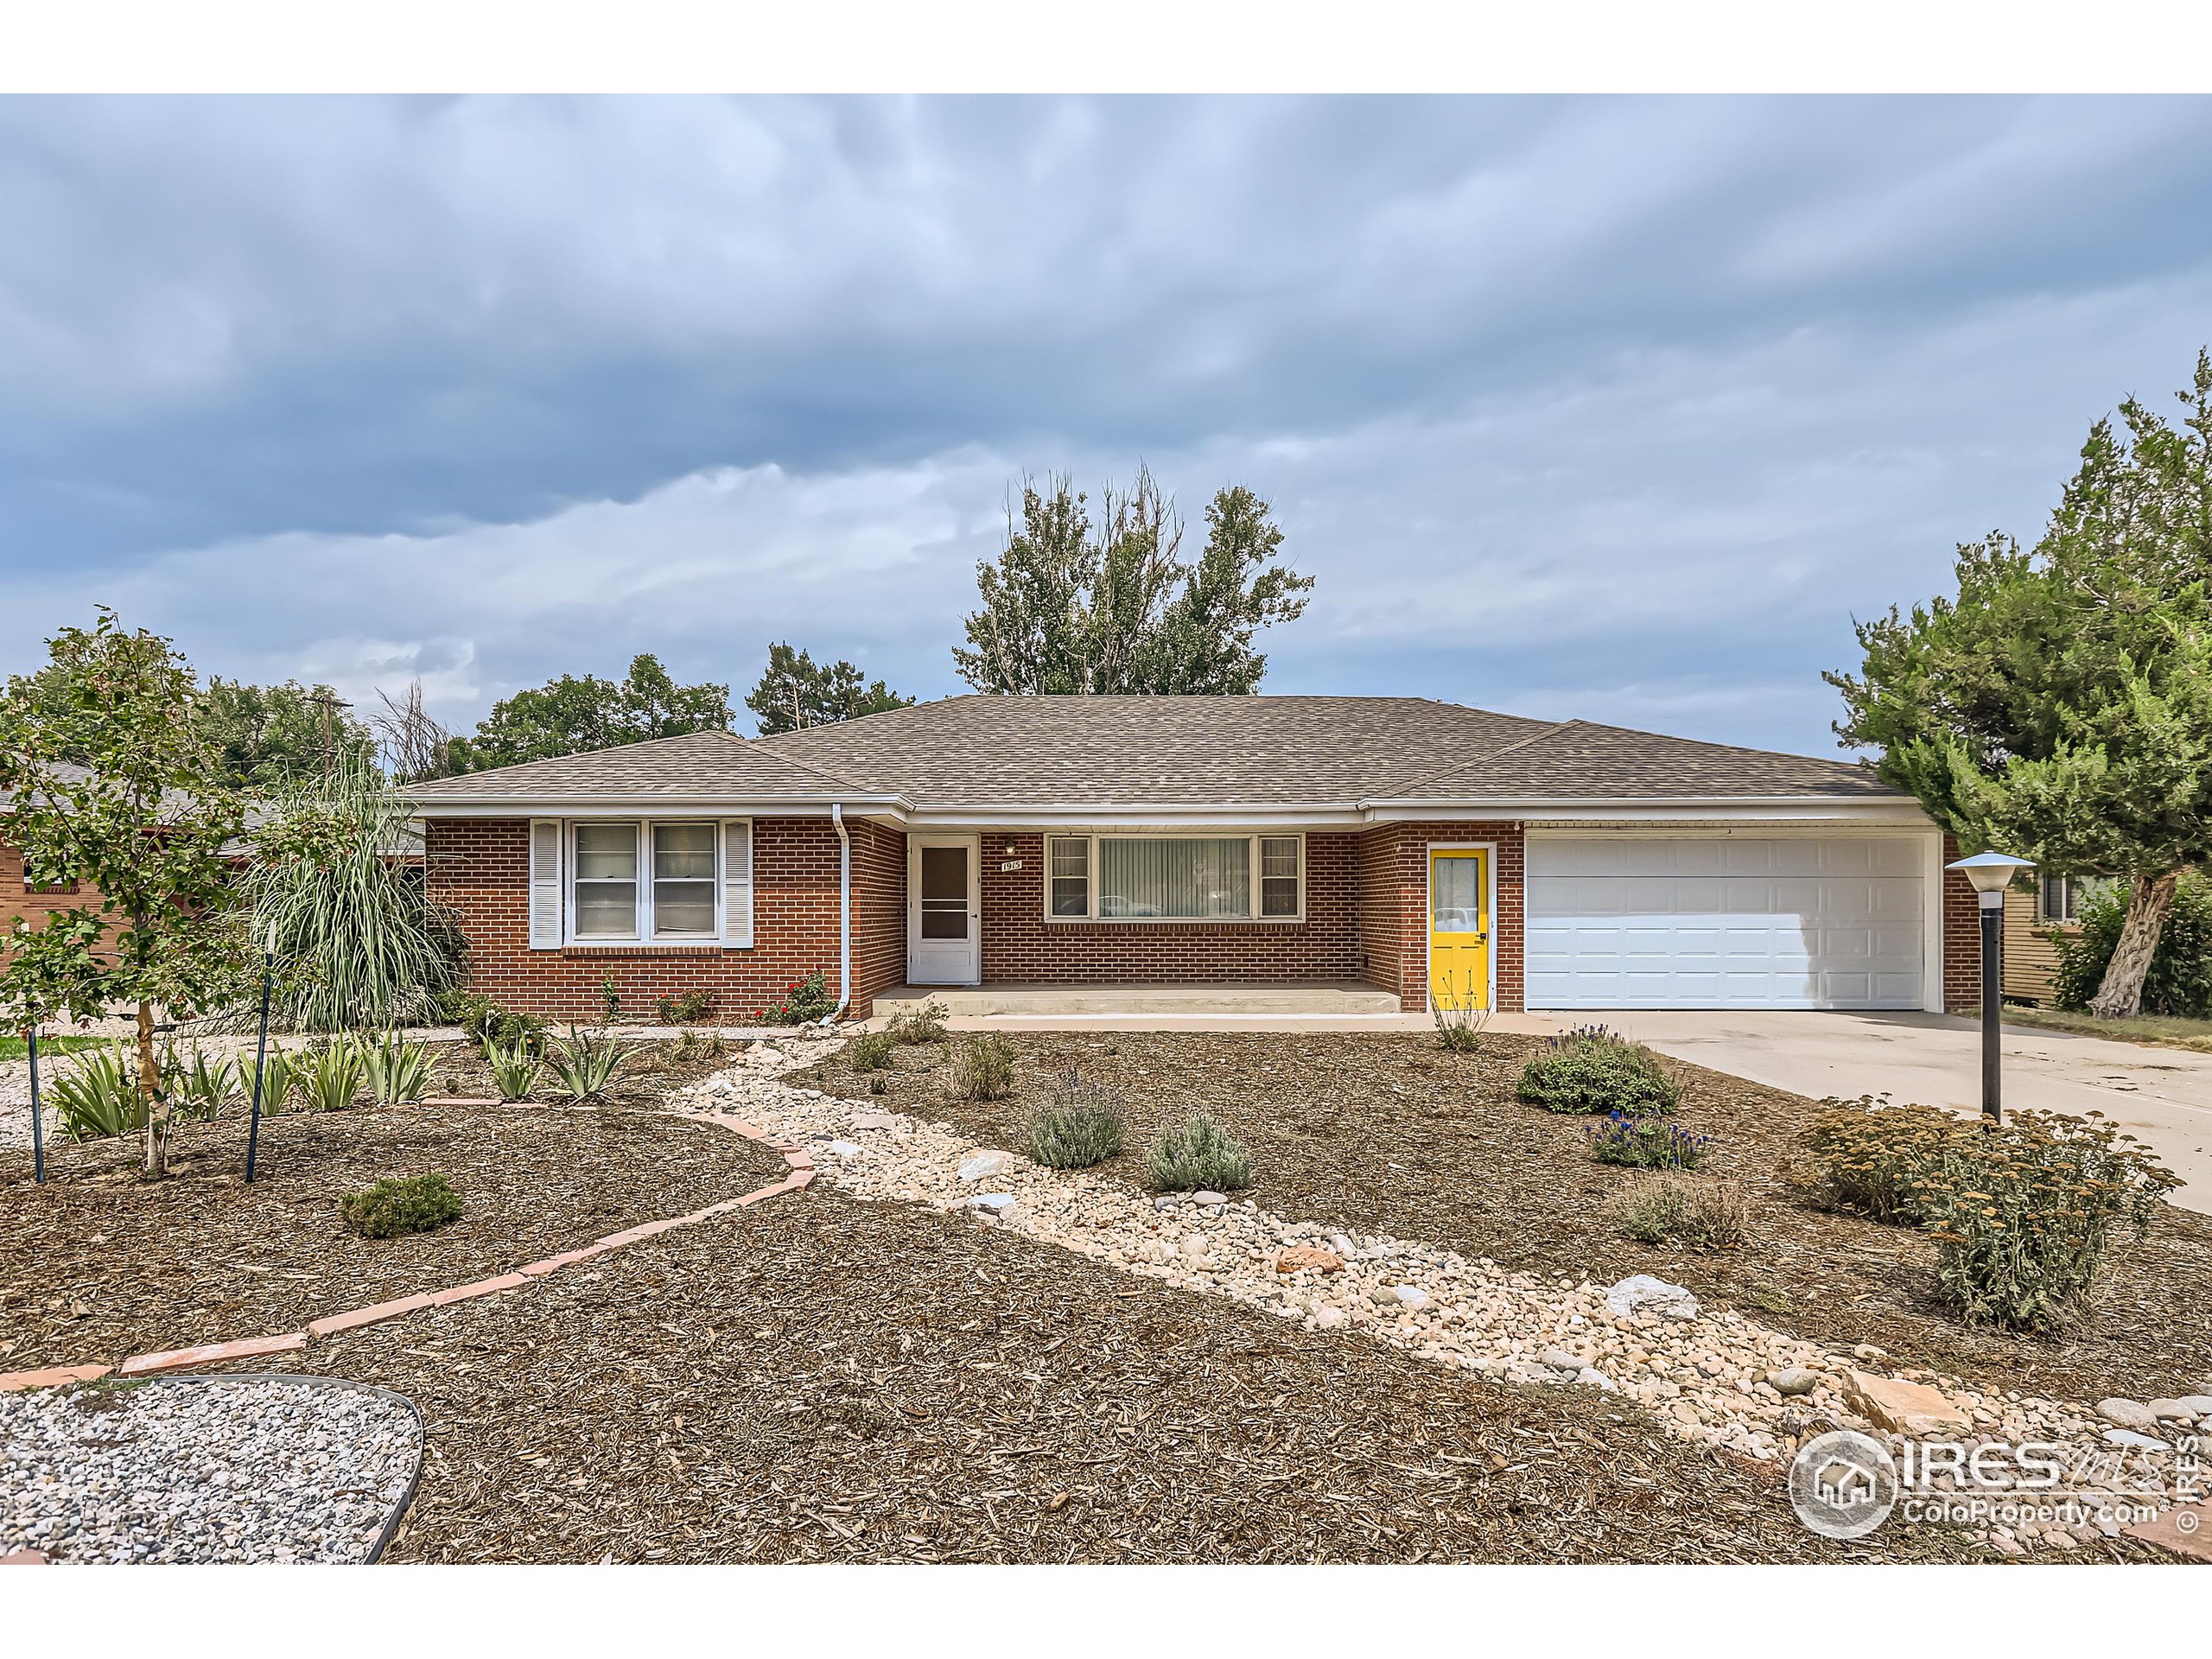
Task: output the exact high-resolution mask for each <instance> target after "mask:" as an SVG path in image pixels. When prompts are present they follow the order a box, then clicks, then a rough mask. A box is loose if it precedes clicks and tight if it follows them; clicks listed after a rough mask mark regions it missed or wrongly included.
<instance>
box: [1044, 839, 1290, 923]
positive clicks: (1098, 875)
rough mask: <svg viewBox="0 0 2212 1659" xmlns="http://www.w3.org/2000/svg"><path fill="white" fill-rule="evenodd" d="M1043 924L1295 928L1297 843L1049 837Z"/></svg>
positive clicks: (1236, 840)
mask: <svg viewBox="0 0 2212 1659" xmlns="http://www.w3.org/2000/svg"><path fill="white" fill-rule="evenodd" d="M1045 914H1046V919H1047V920H1049V921H1062V922H1069V921H1110V922H1139V921H1185V922H1187V921H1270V922H1294V921H1298V920H1300V919H1302V918H1303V917H1304V916H1305V914H1306V839H1305V837H1304V836H1047V837H1046V842H1045Z"/></svg>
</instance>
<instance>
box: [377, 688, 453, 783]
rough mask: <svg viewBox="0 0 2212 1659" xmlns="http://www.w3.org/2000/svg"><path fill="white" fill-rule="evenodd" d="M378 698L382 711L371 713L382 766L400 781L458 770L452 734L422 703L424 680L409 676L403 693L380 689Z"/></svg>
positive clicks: (441, 775)
mask: <svg viewBox="0 0 2212 1659" xmlns="http://www.w3.org/2000/svg"><path fill="white" fill-rule="evenodd" d="M377 701H378V702H381V703H382V704H384V712H383V713H382V714H380V715H376V716H374V717H373V719H372V721H371V722H370V723H371V724H372V726H374V727H375V728H376V734H377V742H378V746H379V747H382V749H383V750H384V757H385V767H386V768H387V769H388V770H389V771H390V772H391V775H392V776H393V777H394V778H396V779H398V780H399V781H400V782H401V783H403V784H412V783H419V782H421V781H422V780H423V779H425V778H448V777H451V776H452V775H453V774H454V772H458V771H460V770H461V768H460V766H457V765H456V764H455V759H456V757H455V756H454V747H453V734H452V733H451V732H449V731H448V730H447V729H446V728H444V727H442V726H441V725H439V724H438V722H437V721H435V720H434V719H433V718H431V715H430V711H429V709H426V708H424V707H423V682H422V681H420V680H410V681H409V682H408V683H407V690H406V691H405V693H404V695H403V696H398V697H394V696H392V695H391V693H390V692H389V691H385V690H379V691H378V693H377Z"/></svg>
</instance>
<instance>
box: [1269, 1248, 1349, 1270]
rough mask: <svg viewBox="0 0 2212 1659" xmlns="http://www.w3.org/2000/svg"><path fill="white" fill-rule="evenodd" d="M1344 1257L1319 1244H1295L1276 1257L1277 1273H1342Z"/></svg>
mask: <svg viewBox="0 0 2212 1659" xmlns="http://www.w3.org/2000/svg"><path fill="white" fill-rule="evenodd" d="M1275 1271H1276V1272H1277V1273H1306V1272H1308V1271H1311V1272H1314V1273H1342V1272H1343V1271H1344V1257H1342V1256H1341V1255H1338V1254H1337V1253H1336V1252H1335V1251H1334V1250H1325V1249H1322V1248H1321V1247H1320V1246H1319V1245H1318V1244H1294V1245H1292V1246H1291V1247H1290V1248H1289V1249H1287V1250H1284V1251H1283V1252H1282V1253H1281V1255H1277V1256H1276V1257H1275Z"/></svg>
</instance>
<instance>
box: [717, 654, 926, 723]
mask: <svg viewBox="0 0 2212 1659" xmlns="http://www.w3.org/2000/svg"><path fill="white" fill-rule="evenodd" d="M913 701H914V700H913V698H912V697H902V696H899V694H898V693H897V692H896V691H893V690H892V689H891V688H890V687H889V686H887V685H886V684H885V683H883V682H882V681H881V680H870V681H863V680H862V679H861V671H860V670H859V669H857V668H855V666H854V665H853V664H850V663H849V662H846V661H845V660H844V659H843V658H839V659H838V660H837V661H836V662H834V663H828V664H817V663H816V662H815V660H814V658H812V657H810V656H809V655H808V654H807V653H806V652H803V651H793V650H792V649H791V646H790V645H787V644H786V645H771V646H769V647H768V666H767V667H766V669H765V670H764V671H762V673H761V675H760V684H758V685H756V686H754V687H753V694H752V696H748V697H747V698H746V700H745V706H746V707H747V708H748V709H751V710H752V711H753V720H754V722H755V724H756V726H757V727H758V728H759V731H760V735H761V736H763V737H776V736H779V735H781V734H783V733H785V732H798V731H804V730H805V729H806V728H808V727H809V726H829V725H834V724H835V723H836V722H837V721H841V720H856V719H858V718H859V717H860V716H861V715H877V714H881V713H882V712H883V711H884V710H885V709H904V708H906V706H907V705H908V704H909V703H911V702H913Z"/></svg>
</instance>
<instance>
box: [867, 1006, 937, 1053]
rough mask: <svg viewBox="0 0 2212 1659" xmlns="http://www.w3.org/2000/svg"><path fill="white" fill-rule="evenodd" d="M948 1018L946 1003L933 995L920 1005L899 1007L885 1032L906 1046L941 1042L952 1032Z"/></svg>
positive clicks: (895, 1041)
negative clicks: (947, 1024)
mask: <svg viewBox="0 0 2212 1659" xmlns="http://www.w3.org/2000/svg"><path fill="white" fill-rule="evenodd" d="M946 1019H947V1015H946V1014H945V1011H944V1003H942V1002H940V1001H938V1000H937V999H936V998H935V997H931V999H930V1000H929V1001H926V1002H924V1003H922V1004H921V1005H920V1006H919V1007H912V1008H901V1009H899V1012H898V1013H896V1014H893V1015H892V1016H891V1023H890V1024H889V1025H887V1026H886V1027H884V1028H883V1033H884V1035H885V1036H887V1037H888V1038H890V1039H891V1040H892V1041H893V1042H894V1043H897V1044H899V1045H900V1046H902V1047H906V1048H918V1047H919V1046H921V1045H923V1044H925V1043H941V1042H944V1041H945V1040H946V1039H947V1038H948V1037H949V1035H950V1029H949V1027H947V1026H946V1024H945V1021H946Z"/></svg>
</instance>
